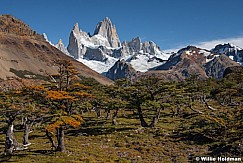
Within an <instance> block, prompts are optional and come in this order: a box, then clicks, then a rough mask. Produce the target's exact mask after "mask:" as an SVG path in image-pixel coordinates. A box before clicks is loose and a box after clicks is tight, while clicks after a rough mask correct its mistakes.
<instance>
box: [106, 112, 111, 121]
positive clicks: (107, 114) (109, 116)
mask: <svg viewBox="0 0 243 163" xmlns="http://www.w3.org/2000/svg"><path fill="white" fill-rule="evenodd" d="M110 118H111V111H110V110H107V112H106V119H110Z"/></svg>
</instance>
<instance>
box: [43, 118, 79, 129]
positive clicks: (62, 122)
mask: <svg viewBox="0 0 243 163" xmlns="http://www.w3.org/2000/svg"><path fill="white" fill-rule="evenodd" d="M81 122H83V118H82V117H80V116H78V115H75V116H73V117H69V116H62V117H60V118H59V119H58V120H57V121H55V122H54V123H52V124H50V125H48V126H47V127H46V129H47V130H48V131H49V132H53V131H54V130H55V129H58V128H60V127H61V126H66V125H68V126H71V127H74V128H77V127H79V126H80V125H81Z"/></svg>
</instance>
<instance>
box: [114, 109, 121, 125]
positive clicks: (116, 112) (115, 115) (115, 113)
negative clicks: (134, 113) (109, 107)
mask: <svg viewBox="0 0 243 163" xmlns="http://www.w3.org/2000/svg"><path fill="white" fill-rule="evenodd" d="M118 111H119V109H116V111H115V112H114V115H113V117H112V124H113V125H117V121H116V118H117V115H118Z"/></svg>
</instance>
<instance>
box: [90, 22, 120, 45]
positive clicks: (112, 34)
mask: <svg viewBox="0 0 243 163" xmlns="http://www.w3.org/2000/svg"><path fill="white" fill-rule="evenodd" d="M95 35H101V36H103V37H104V38H105V39H107V40H108V42H109V46H110V47H112V48H118V47H120V46H121V42H120V40H119V37H118V35H117V32H116V27H115V25H113V24H112V22H111V20H110V19H109V18H108V17H106V18H105V19H104V20H103V21H101V22H99V23H98V24H97V26H96V28H95V31H94V36H95Z"/></svg>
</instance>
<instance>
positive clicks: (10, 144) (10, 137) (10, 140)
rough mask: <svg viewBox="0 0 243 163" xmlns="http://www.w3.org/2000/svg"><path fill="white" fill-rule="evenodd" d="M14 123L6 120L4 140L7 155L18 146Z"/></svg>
mask: <svg viewBox="0 0 243 163" xmlns="http://www.w3.org/2000/svg"><path fill="white" fill-rule="evenodd" d="M13 129H14V125H13V121H11V120H9V122H8V129H7V131H6V140H5V153H6V154H7V155H11V154H12V153H13V151H14V150H15V149H16V147H17V146H18V142H17V140H16V138H15V136H14V131H13Z"/></svg>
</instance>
